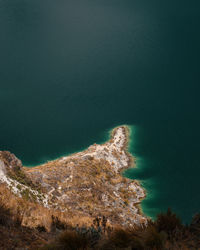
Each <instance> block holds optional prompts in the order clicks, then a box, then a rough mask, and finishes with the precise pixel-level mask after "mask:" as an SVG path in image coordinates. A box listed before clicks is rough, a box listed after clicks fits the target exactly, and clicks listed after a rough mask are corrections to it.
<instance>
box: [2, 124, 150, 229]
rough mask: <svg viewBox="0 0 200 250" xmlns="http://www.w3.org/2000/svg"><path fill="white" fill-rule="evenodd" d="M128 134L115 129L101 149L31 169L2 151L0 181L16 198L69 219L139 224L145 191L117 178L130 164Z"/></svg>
mask: <svg viewBox="0 0 200 250" xmlns="http://www.w3.org/2000/svg"><path fill="white" fill-rule="evenodd" d="M129 132H130V131H129V128H128V126H120V127H117V128H115V129H113V130H112V132H111V138H110V140H109V141H107V142H106V143H104V144H102V145H97V144H94V145H92V146H90V147H89V148H88V149H87V150H84V151H82V152H79V153H75V154H72V155H70V156H67V157H61V158H59V159H56V160H54V161H49V162H47V163H45V164H42V165H40V166H37V167H34V168H27V167H23V166H22V165H21V162H20V161H19V160H18V159H17V158H16V157H15V156H14V155H12V154H10V153H9V152H6V153H5V152H4V151H1V152H0V163H1V164H0V183H1V182H2V183H4V184H6V185H7V186H8V187H9V189H10V190H11V192H13V193H14V194H15V195H16V196H18V197H21V198H24V194H25V195H26V199H28V200H30V201H31V202H36V203H39V204H40V205H41V206H44V207H46V208H48V209H49V210H55V211H60V212H61V213H65V214H67V215H68V216H71V217H73V216H74V215H76V216H80V217H85V218H91V219H93V218H95V217H97V216H106V218H107V219H108V221H109V223H110V224H111V225H116V224H121V225H123V226H131V225H134V224H137V225H138V224H144V223H146V221H147V219H146V217H145V216H144V215H143V214H142V213H141V209H140V202H141V200H142V199H144V197H145V191H144V190H143V189H142V187H141V186H140V184H139V182H138V181H136V180H130V179H127V178H125V177H123V176H122V175H121V172H122V171H123V170H125V169H127V168H129V167H133V166H134V162H135V159H134V157H133V156H132V155H131V154H130V153H129V152H128V145H129ZM14 158H15V160H14ZM5 159H6V160H5ZM16 162H17V167H16ZM16 169H17V171H16ZM13 173H14V174H13ZM19 173H20V176H21V177H22V176H24V178H25V179H26V181H25V182H24V181H23V180H21V179H20V178H19V176H18V175H19ZM22 179H23V178H22Z"/></svg>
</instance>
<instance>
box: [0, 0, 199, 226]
mask: <svg viewBox="0 0 200 250" xmlns="http://www.w3.org/2000/svg"><path fill="white" fill-rule="evenodd" d="M199 27H200V2H199V0H190V1H189V0H188V1H186V0H182V1H180V0H177V1H172V0H168V1H160V0H159V1H156V0H152V1H149V0H126V1H122V0H115V1H114V0H102V1H97V0H85V1H81V0H65V1H64V0H58V1H52V0H49V1H44V0H0V31H1V33H0V150H10V151H12V152H13V153H15V154H16V155H17V156H18V157H19V158H21V159H22V161H23V163H24V164H26V165H36V164H38V163H41V162H44V161H45V160H47V159H48V160H49V159H54V158H56V157H59V156H61V155H64V154H66V153H72V152H74V151H78V150H81V149H83V148H85V147H87V146H88V145H90V144H92V143H93V142H97V143H99V142H102V141H103V140H105V138H106V131H107V130H108V129H110V128H112V127H115V126H116V125H121V124H129V125H133V126H134V127H133V128H135V129H133V131H134V132H133V136H132V138H133V141H132V146H131V151H132V152H133V153H134V154H135V155H136V156H137V168H136V169H135V170H129V172H128V175H129V176H130V177H132V178H137V179H139V180H141V181H142V183H143V185H144V186H145V188H146V189H147V192H148V196H147V199H146V200H145V201H144V202H143V204H142V206H143V209H144V211H145V212H146V213H147V214H148V215H151V216H154V215H155V214H156V213H157V212H159V211H163V210H166V209H167V207H172V209H174V211H176V212H177V213H178V214H179V215H180V216H181V217H182V218H183V220H184V221H186V222H187V221H189V220H190V219H191V216H192V215H193V214H194V213H195V212H197V211H199V210H200V196H199V189H200V181H199V176H200V164H199V153H200V129H199V128H200V115H199V108H200V100H199V93H200V87H199V83H200V73H199V58H200V57H199V56H200V33H199Z"/></svg>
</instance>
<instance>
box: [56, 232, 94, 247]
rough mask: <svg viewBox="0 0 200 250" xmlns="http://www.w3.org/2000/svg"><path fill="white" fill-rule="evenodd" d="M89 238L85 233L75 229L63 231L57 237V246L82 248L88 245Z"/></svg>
mask: <svg viewBox="0 0 200 250" xmlns="http://www.w3.org/2000/svg"><path fill="white" fill-rule="evenodd" d="M89 242H90V241H89V239H88V237H87V236H86V235H83V234H80V233H77V232H75V231H65V232H64V233H62V234H61V235H60V237H59V238H58V246H59V247H60V248H61V249H66V250H79V249H80V250H82V249H87V247H88V246H89Z"/></svg>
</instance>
